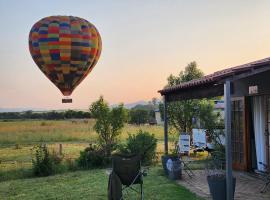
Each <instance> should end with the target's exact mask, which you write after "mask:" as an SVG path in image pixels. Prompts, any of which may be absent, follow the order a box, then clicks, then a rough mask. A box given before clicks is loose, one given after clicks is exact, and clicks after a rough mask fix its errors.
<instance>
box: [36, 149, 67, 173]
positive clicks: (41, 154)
mask: <svg viewBox="0 0 270 200" xmlns="http://www.w3.org/2000/svg"><path fill="white" fill-rule="evenodd" d="M32 152H33V158H32V165H33V173H34V175H35V176H49V175H51V174H54V173H60V172H62V171H65V167H64V166H63V165H61V162H62V160H63V157H62V156H59V155H57V154H56V153H55V152H53V153H52V154H50V153H49V150H48V148H47V146H46V145H44V144H43V145H41V144H40V145H36V146H34V147H33V149H32Z"/></svg>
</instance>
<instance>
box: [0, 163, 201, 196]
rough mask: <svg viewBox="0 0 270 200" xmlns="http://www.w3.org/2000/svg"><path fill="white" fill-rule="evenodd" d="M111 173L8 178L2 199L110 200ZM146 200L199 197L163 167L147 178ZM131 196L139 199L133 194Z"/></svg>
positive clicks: (1, 187)
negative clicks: (172, 177) (175, 180)
mask: <svg viewBox="0 0 270 200" xmlns="http://www.w3.org/2000/svg"><path fill="white" fill-rule="evenodd" d="M107 182H108V175H107V174H106V172H105V170H104V169H97V170H90V171H76V172H72V173H66V174H61V175H55V176H51V177H45V178H32V179H23V180H13V181H5V182H2V183H1V184H0V199H20V200H24V199H27V200H34V199H40V200H42V199H90V200H105V199H107ZM144 191H145V199H147V200H178V199H182V200H199V199H200V198H198V197H196V196H195V195H194V194H192V193H191V192H189V191H188V190H187V189H185V188H183V187H182V186H180V185H177V184H176V183H175V182H173V181H170V180H168V179H167V178H165V177H164V176H163V171H162V170H161V168H160V167H154V168H151V169H150V170H149V171H148V176H146V177H145V178H144ZM128 199H138V198H136V195H135V194H134V193H131V195H129V198H128Z"/></svg>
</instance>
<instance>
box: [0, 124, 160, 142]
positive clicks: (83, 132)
mask: <svg viewBox="0 0 270 200" xmlns="http://www.w3.org/2000/svg"><path fill="white" fill-rule="evenodd" d="M93 125H94V120H89V121H88V122H87V123H85V121H76V122H74V121H69V120H66V121H64V120H62V121H34V120H33V121H31V120H29V121H12V122H0V145H9V144H33V143H38V142H47V143H48V142H71V141H72V142H93V141H96V139H97V134H96V132H95V131H94V129H93ZM139 129H142V130H144V131H149V132H150V133H153V134H155V136H156V138H157V139H159V140H163V128H162V127H161V126H150V125H142V126H134V125H129V124H127V125H125V127H124V129H123V131H122V135H121V137H120V140H123V139H125V138H126V137H127V136H128V134H134V133H136V132H137V131H138V130H139Z"/></svg>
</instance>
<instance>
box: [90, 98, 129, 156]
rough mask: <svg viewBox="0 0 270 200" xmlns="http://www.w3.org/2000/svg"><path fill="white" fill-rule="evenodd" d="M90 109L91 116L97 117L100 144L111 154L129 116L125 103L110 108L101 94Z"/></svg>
mask: <svg viewBox="0 0 270 200" xmlns="http://www.w3.org/2000/svg"><path fill="white" fill-rule="evenodd" d="M89 110H90V113H91V116H92V117H93V118H95V119H96V123H95V125H94V129H95V131H96V132H97V133H98V141H99V145H100V146H101V148H103V149H104V150H105V153H106V155H105V156H110V155H111V152H112V150H113V148H114V147H115V145H116V140H117V137H118V136H119V135H120V134H121V130H122V128H123V127H124V123H125V120H126V117H127V114H126V111H125V109H124V105H123V104H120V105H118V106H116V107H114V108H112V109H110V107H109V105H108V103H107V102H105V101H104V99H103V97H102V96H101V97H100V98H99V100H97V101H96V102H94V103H92V105H91V106H90V109H89Z"/></svg>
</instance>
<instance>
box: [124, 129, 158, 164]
mask: <svg viewBox="0 0 270 200" xmlns="http://www.w3.org/2000/svg"><path fill="white" fill-rule="evenodd" d="M156 148H157V139H156V138H155V136H154V134H150V133H149V132H146V131H142V130H139V132H138V133H137V134H134V135H129V136H128V138H127V143H126V144H125V145H122V146H120V149H119V150H120V152H121V153H124V154H139V155H141V156H142V163H143V164H144V165H150V164H152V163H153V161H154V159H155V158H156Z"/></svg>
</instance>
